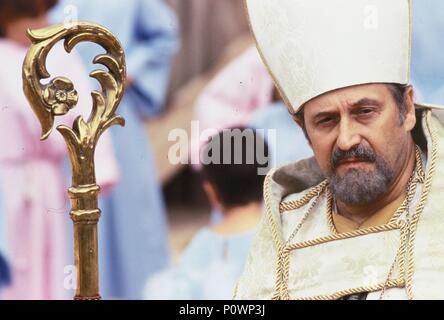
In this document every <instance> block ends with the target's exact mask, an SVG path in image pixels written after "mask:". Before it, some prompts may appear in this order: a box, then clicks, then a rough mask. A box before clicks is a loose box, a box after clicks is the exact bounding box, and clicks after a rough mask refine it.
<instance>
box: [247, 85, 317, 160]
mask: <svg viewBox="0 0 444 320" xmlns="http://www.w3.org/2000/svg"><path fill="white" fill-rule="evenodd" d="M288 115H289V111H288V108H287V106H286V105H285V103H284V102H283V101H282V98H281V96H280V94H279V91H278V90H277V88H276V87H275V88H274V90H273V99H272V101H271V102H270V103H269V104H268V105H267V106H265V107H264V108H259V109H258V110H257V111H256V112H254V113H253V115H252V117H251V119H250V126H251V127H253V128H255V129H257V130H263V133H264V139H266V141H267V143H268V147H269V149H270V161H271V165H272V166H273V167H279V166H282V165H285V164H288V163H290V162H296V161H299V160H303V159H306V158H310V157H312V156H313V151H312V149H311V147H310V146H309V144H308V141H307V139H305V136H304V131H303V130H302V129H301V128H300V127H299V126H298V125H297V124H296V123H295V122H294V121H293V119H291V118H290V117H288ZM272 131H273V132H274V134H272ZM259 132H261V131H258V133H259Z"/></svg>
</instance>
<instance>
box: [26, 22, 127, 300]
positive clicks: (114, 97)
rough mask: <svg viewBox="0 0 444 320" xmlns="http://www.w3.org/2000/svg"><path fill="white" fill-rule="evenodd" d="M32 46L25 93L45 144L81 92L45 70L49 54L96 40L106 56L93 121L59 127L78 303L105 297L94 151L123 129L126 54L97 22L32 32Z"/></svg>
mask: <svg viewBox="0 0 444 320" xmlns="http://www.w3.org/2000/svg"><path fill="white" fill-rule="evenodd" d="M28 37H29V38H30V39H31V41H32V45H31V47H30V49H29V51H28V54H27V55H26V58H25V61H24V64H23V90H24V93H25V95H26V97H27V99H28V101H29V103H30V105H31V107H32V109H33V111H34V113H35V114H36V116H37V118H38V120H39V121H40V124H41V127H42V135H41V140H44V139H46V138H48V136H49V135H50V134H51V131H52V128H53V125H54V117H56V116H62V115H65V114H66V113H68V112H69V110H70V109H72V108H73V107H75V105H76V104H77V101H78V94H77V91H76V90H75V87H74V84H73V83H72V82H71V81H70V80H69V79H67V78H64V77H56V78H53V79H52V80H51V81H50V82H49V83H48V84H42V83H41V80H42V79H47V78H50V74H49V73H48V71H47V69H46V59H47V57H48V53H49V52H50V51H51V49H52V48H53V47H54V45H55V44H56V43H58V42H59V41H61V40H64V47H65V50H66V51H67V52H68V53H70V52H71V51H72V49H73V48H74V47H75V46H76V45H77V44H78V43H80V42H84V41H88V42H94V43H96V44H98V45H100V46H102V47H103V48H104V49H105V51H106V53H105V54H100V55H98V56H96V57H95V59H94V61H93V62H94V63H95V64H101V65H103V66H105V67H106V68H107V69H108V71H105V70H101V69H98V70H95V71H93V72H91V73H90V77H92V78H95V79H96V80H97V81H98V82H99V83H100V85H101V88H102V91H101V92H99V91H93V92H91V95H92V98H93V107H92V112H91V114H90V117H89V119H88V121H85V120H84V118H83V117H82V116H78V117H77V118H76V119H75V121H74V124H73V126H72V128H70V127H68V126H66V125H60V126H58V127H57V130H58V131H59V132H60V133H61V134H62V136H63V137H64V139H65V142H66V144H67V146H68V153H69V157H70V160H71V164H72V171H73V177H72V184H73V185H72V187H71V188H69V190H68V193H69V196H70V198H71V205H72V210H71V218H72V220H73V222H74V246H75V248H74V251H75V264H76V271H77V292H76V297H75V298H76V299H100V294H99V286H98V258H97V223H98V220H99V218H100V209H98V207H97V197H98V193H99V190H100V188H99V186H97V185H96V178H95V166H94V151H95V148H96V145H97V142H98V139H99V138H100V136H101V135H102V133H103V132H104V131H105V130H106V129H107V128H109V127H110V126H112V125H114V124H119V125H121V126H123V125H124V124H125V120H124V119H123V118H122V117H121V116H118V115H116V114H115V112H116V109H117V107H118V105H119V103H120V101H121V99H122V97H123V93H124V90H125V79H126V65H125V56H124V52H123V49H122V46H121V44H120V43H119V41H118V40H117V39H116V38H115V37H114V35H113V34H112V33H111V32H109V31H108V30H107V29H106V28H104V27H102V26H99V25H97V24H94V23H88V22H78V23H74V24H71V25H70V26H65V25H55V26H52V27H48V28H44V29H38V30H32V31H31V30H28Z"/></svg>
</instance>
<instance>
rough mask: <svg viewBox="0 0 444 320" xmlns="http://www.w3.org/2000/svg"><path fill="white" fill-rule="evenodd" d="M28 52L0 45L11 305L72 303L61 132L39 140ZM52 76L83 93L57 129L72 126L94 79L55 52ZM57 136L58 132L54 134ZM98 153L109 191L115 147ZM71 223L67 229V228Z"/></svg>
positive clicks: (105, 140)
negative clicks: (26, 73) (25, 83)
mask: <svg viewBox="0 0 444 320" xmlns="http://www.w3.org/2000/svg"><path fill="white" fill-rule="evenodd" d="M25 54H26V48H24V47H21V46H18V45H16V44H15V43H12V42H11V41H9V40H5V39H0V61H2V67H1V69H0V166H1V167H0V171H1V172H2V174H1V177H0V178H2V181H1V183H2V188H1V189H2V190H3V192H4V193H3V194H2V195H0V196H2V197H3V199H4V200H3V201H4V203H5V211H6V212H5V215H6V217H5V218H6V227H7V241H8V257H9V262H10V264H11V268H12V277H13V284H12V286H11V287H9V288H8V289H6V290H5V293H4V298H6V299H67V298H71V297H70V296H68V290H67V289H72V288H69V287H66V285H67V284H69V281H67V277H68V276H69V274H65V272H66V270H69V269H65V267H67V266H69V265H72V264H73V262H72V261H68V258H67V257H68V256H69V255H68V250H73V249H72V248H70V247H68V243H69V242H70V239H69V238H68V237H69V235H70V234H71V233H69V232H68V231H67V229H66V228H67V226H69V224H68V222H69V219H70V218H69V214H68V213H69V208H70V206H69V203H68V201H67V199H68V198H67V192H66V189H67V187H68V186H67V185H66V179H65V177H64V174H63V171H62V162H63V161H64V160H65V159H66V158H67V149H66V145H65V143H64V141H63V138H62V137H61V135H60V134H59V132H57V131H54V132H52V134H51V136H50V137H49V139H48V140H46V141H44V142H42V141H40V139H39V138H40V135H41V127H40V124H39V122H38V120H37V118H36V116H35V115H34V113H33V111H32V109H31V107H30V105H29V104H28V102H27V100H26V98H25V96H24V94H23V89H22V79H21V75H22V63H23V60H24V57H25ZM47 65H48V71H49V73H50V74H51V75H52V77H55V76H67V77H68V78H69V79H71V80H72V81H73V83H74V86H75V88H76V89H77V91H78V92H79V98H80V99H79V104H78V105H77V107H75V108H74V109H73V110H71V111H70V113H68V115H66V116H65V117H62V118H61V119H60V117H58V118H56V123H55V125H57V124H58V123H64V124H67V125H69V126H71V125H72V122H73V120H74V118H75V116H76V115H77V114H79V112H80V113H81V114H83V115H84V116H88V114H89V112H90V110H91V99H90V91H91V89H90V80H89V78H88V73H87V71H86V70H85V69H84V67H83V65H82V62H81V60H80V59H79V58H77V56H76V55H74V54H70V55H68V54H66V53H65V52H64V51H63V49H62V47H61V46H57V47H56V48H55V49H54V51H52V52H51V53H50V55H49V57H48V62H47ZM54 129H55V127H54ZM99 146H100V147H99V148H98V149H97V152H96V167H97V169H96V175H97V180H98V183H99V184H101V185H102V190H103V187H104V186H105V189H106V188H109V187H110V186H111V185H112V184H114V183H115V182H116V180H117V179H118V169H117V165H116V162H115V157H114V153H113V149H112V145H111V141H110V135H107V134H105V135H103V137H102V139H101V143H100V144H99ZM0 214H1V213H0ZM67 221H68V222H67Z"/></svg>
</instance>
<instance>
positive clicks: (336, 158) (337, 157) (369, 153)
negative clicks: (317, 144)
mask: <svg viewBox="0 0 444 320" xmlns="http://www.w3.org/2000/svg"><path fill="white" fill-rule="evenodd" d="M348 159H356V160H358V161H366V162H375V161H376V154H375V152H374V151H373V149H371V148H366V147H364V146H362V145H357V146H355V147H353V148H352V149H350V150H347V151H343V150H340V149H335V150H334V151H333V153H332V157H331V165H332V168H333V169H336V168H337V167H338V166H339V163H340V162H341V161H344V160H348Z"/></svg>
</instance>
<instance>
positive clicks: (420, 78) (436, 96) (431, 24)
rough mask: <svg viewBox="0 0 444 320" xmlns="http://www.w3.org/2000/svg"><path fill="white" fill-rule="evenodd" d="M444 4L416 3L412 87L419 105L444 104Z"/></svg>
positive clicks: (437, 1)
mask: <svg viewBox="0 0 444 320" xmlns="http://www.w3.org/2000/svg"><path fill="white" fill-rule="evenodd" d="M443 14H444V1H442V0H427V1H424V0H413V1H412V30H413V31H412V61H411V77H412V83H413V85H414V86H415V88H416V89H417V90H418V93H419V97H418V99H417V100H418V101H420V102H424V103H432V104H439V105H443V104H444V42H443V37H444V20H443Z"/></svg>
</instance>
